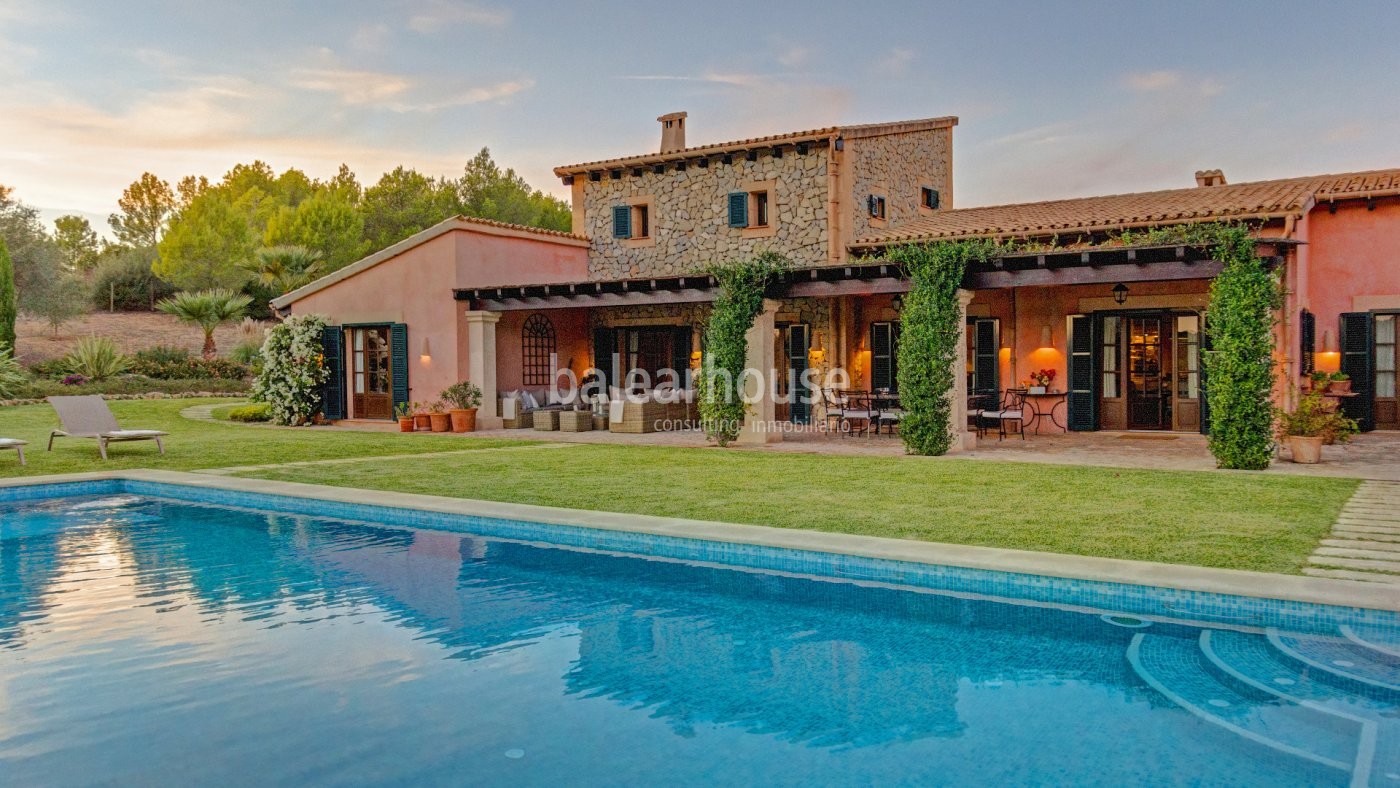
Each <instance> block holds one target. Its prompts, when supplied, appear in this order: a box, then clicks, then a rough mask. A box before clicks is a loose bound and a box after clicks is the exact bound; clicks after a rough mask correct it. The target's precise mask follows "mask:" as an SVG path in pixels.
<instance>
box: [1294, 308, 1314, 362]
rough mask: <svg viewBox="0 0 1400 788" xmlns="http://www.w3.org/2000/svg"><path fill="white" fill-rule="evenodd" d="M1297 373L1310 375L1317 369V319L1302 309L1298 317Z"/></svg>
mask: <svg viewBox="0 0 1400 788" xmlns="http://www.w3.org/2000/svg"><path fill="white" fill-rule="evenodd" d="M1298 345H1299V347H1298V372H1299V373H1300V374H1303V375H1311V374H1312V373H1313V372H1314V371H1316V369H1317V318H1315V317H1314V316H1313V313H1312V312H1309V311H1308V310H1306V309H1304V310H1303V312H1302V314H1300V315H1299V316H1298Z"/></svg>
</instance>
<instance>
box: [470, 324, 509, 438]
mask: <svg viewBox="0 0 1400 788" xmlns="http://www.w3.org/2000/svg"><path fill="white" fill-rule="evenodd" d="M466 316H467V380H470V381H471V382H473V383H475V384H476V385H477V386H479V387H481V408H480V409H479V410H477V413H476V424H477V428H478V429H483V430H497V429H500V428H501V427H502V426H503V423H502V421H501V414H500V411H499V410H497V404H496V323H498V322H500V320H501V315H500V313H499V312H484V311H479V310H473V309H469V310H467V312H466Z"/></svg>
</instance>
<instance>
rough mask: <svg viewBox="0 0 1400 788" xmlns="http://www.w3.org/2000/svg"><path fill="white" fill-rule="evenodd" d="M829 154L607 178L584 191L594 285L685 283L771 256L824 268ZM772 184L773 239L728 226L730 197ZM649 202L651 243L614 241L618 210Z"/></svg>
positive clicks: (814, 151) (765, 157) (821, 150)
mask: <svg viewBox="0 0 1400 788" xmlns="http://www.w3.org/2000/svg"><path fill="white" fill-rule="evenodd" d="M828 161H829V151H828V149H827V148H825V147H823V146H815V145H814V146H812V148H810V149H809V150H808V151H807V153H806V154H798V153H797V151H796V150H794V149H792V148H787V149H785V150H784V151H783V155H782V158H773V157H772V155H771V154H770V153H769V152H767V151H764V152H763V153H762V154H761V155H759V156H758V158H757V160H756V161H747V160H746V159H745V158H744V157H743V156H742V155H740V156H736V157H735V158H734V161H733V163H732V164H723V163H722V162H721V161H720V160H719V159H718V158H714V159H711V160H710V161H709V166H708V167H705V168H701V167H699V166H697V165H696V164H695V163H694V162H691V163H689V164H688V165H687V166H686V168H685V169H684V170H680V171H678V170H676V168H675V166H674V165H667V167H666V171H665V172H664V173H661V174H656V173H653V172H652V170H651V168H650V167H645V168H642V170H641V174H640V175H633V174H632V173H633V171H632V170H631V169H630V168H628V169H625V170H624V171H623V172H622V177H621V178H620V179H613V178H612V176H611V173H604V174H603V178H602V180H601V181H598V182H593V181H588V182H586V183H585V184H584V187H583V194H584V225H585V226H584V228H583V229H584V232H585V233H586V234H587V235H588V237H589V238H591V239H592V247H591V249H590V250H589V254H588V270H589V277H590V278H592V279H626V278H636V277H647V276H682V275H685V274H688V273H695V272H698V271H700V270H702V269H703V268H704V267H705V266H707V265H709V264H711V263H714V262H721V261H725V260H732V259H738V258H744V257H749V256H752V255H754V254H756V253H757V252H760V251H764V250H770V249H771V250H773V251H777V252H780V253H782V254H784V255H786V256H787V257H788V258H790V259H791V260H792V261H793V264H794V265H798V266H812V265H820V264H822V263H824V262H825V261H826V259H827V254H828V252H827V249H828V240H829V235H828V233H829V229H828V228H829V225H830V222H828V220H827V219H828V217H827V210H828V208H827V197H828V186H827V180H828V179H827V167H828ZM765 182H766V183H771V184H772V188H771V193H770V196H769V211H770V216H771V217H772V220H771V222H770V225H772V227H773V229H772V231H771V232H767V233H760V232H758V231H756V230H752V229H750V230H743V229H739V228H733V227H730V226H729V221H728V202H727V197H728V195H729V193H730V192H736V191H748V190H750V189H751V188H754V185H755V184H761V183H765ZM646 198H650V223H651V232H650V238H649V239H648V240H647V241H640V240H624V239H619V238H614V237H613V228H612V209H613V206H615V205H624V204H634V203H636V202H637V201H640V200H643V199H646Z"/></svg>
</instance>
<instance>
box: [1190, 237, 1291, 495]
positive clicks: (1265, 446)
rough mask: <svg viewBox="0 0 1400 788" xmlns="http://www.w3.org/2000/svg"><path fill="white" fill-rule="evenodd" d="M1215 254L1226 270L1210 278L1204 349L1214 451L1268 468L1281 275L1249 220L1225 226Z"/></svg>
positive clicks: (1233, 464)
mask: <svg viewBox="0 0 1400 788" xmlns="http://www.w3.org/2000/svg"><path fill="white" fill-rule="evenodd" d="M1214 235H1215V240H1214V243H1213V245H1212V247H1211V255H1212V256H1213V257H1214V258H1215V259H1216V260H1219V261H1220V262H1222V263H1224V270H1222V271H1221V273H1220V275H1219V276H1217V277H1216V278H1215V280H1214V281H1213V282H1211V285H1210V306H1209V307H1208V308H1207V309H1206V330H1207V332H1208V333H1209V335H1210V342H1211V349H1210V350H1208V351H1206V352H1205V353H1204V354H1202V363H1203V364H1204V366H1205V371H1206V381H1207V385H1206V399H1207V401H1208V403H1209V405H1210V440H1209V444H1210V452H1211V454H1213V455H1215V463H1216V465H1217V466H1219V467H1221V468H1235V469H1241V470H1262V469H1264V468H1267V467H1269V461H1270V459H1271V458H1272V457H1273V451H1274V439H1273V403H1272V395H1273V387H1274V331H1273V329H1274V314H1275V311H1276V310H1278V309H1279V308H1280V307H1281V306H1282V304H1283V298H1282V294H1281V292H1280V290H1279V282H1278V278H1277V277H1276V276H1275V275H1274V274H1273V273H1271V272H1270V271H1268V270H1267V269H1266V268H1265V267H1264V262H1263V261H1262V260H1260V259H1259V257H1258V256H1256V254H1255V250H1254V239H1253V238H1252V237H1251V236H1250V233H1249V229H1248V228H1246V227H1243V226H1227V227H1219V228H1217V229H1216V230H1215V232H1214Z"/></svg>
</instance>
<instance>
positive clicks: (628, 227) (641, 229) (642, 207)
mask: <svg viewBox="0 0 1400 788" xmlns="http://www.w3.org/2000/svg"><path fill="white" fill-rule="evenodd" d="M612 211H613V237H614V238H625V239H641V238H650V237H651V206H650V205H649V204H647V203H638V204H636V205H614V206H613V209H612Z"/></svg>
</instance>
